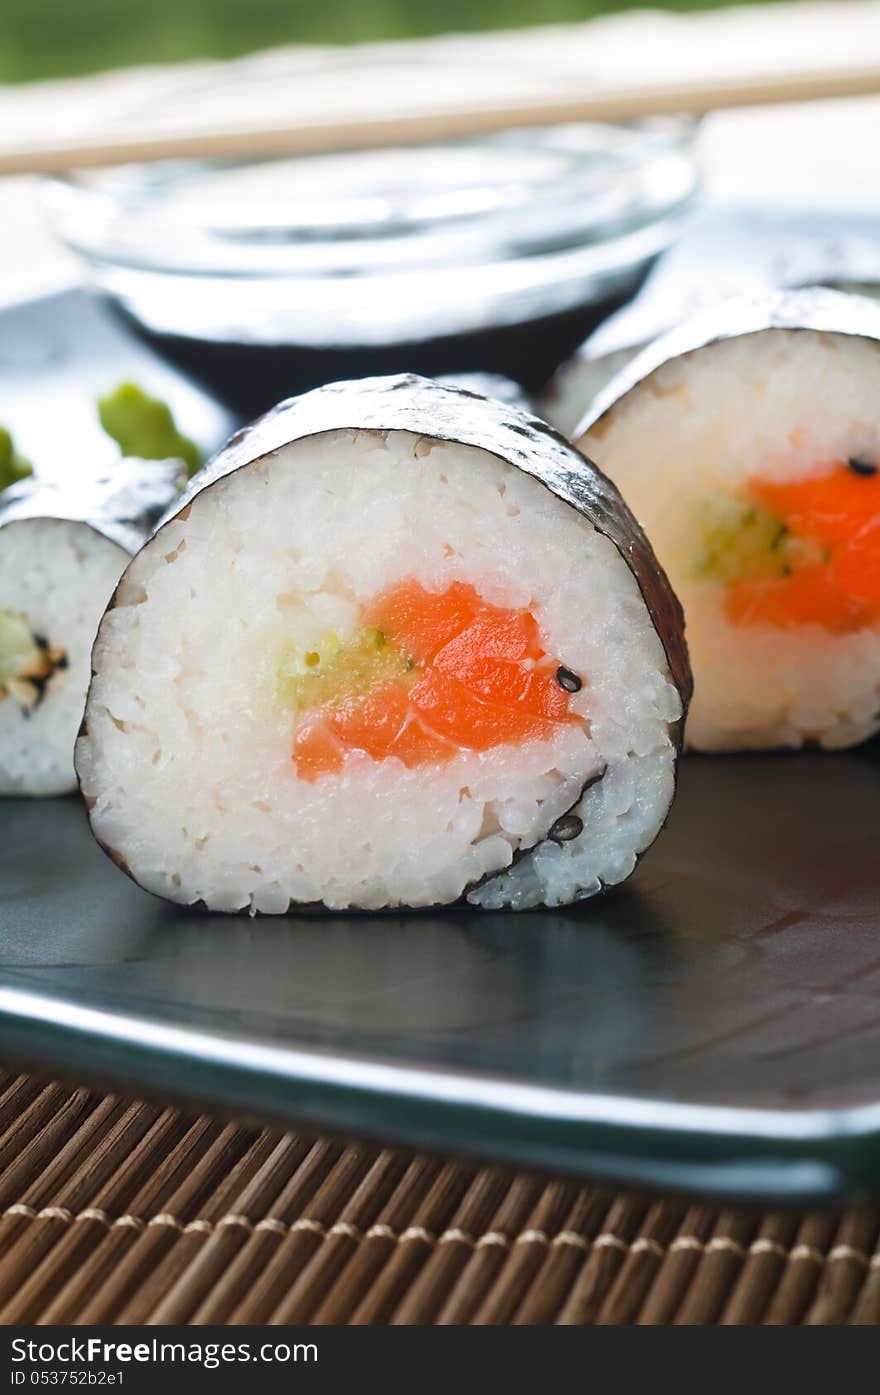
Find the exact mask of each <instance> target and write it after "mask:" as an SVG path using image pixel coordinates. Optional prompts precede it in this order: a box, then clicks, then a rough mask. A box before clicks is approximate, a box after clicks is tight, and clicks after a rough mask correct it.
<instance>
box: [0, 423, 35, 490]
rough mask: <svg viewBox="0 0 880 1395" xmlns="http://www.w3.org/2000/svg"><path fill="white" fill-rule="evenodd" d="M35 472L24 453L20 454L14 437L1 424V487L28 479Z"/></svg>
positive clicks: (4, 487)
mask: <svg viewBox="0 0 880 1395" xmlns="http://www.w3.org/2000/svg"><path fill="white" fill-rule="evenodd" d="M33 473H34V467H33V465H32V464H31V462H30V461H29V460H25V458H24V456H23V455H19V453H18V451H17V450H16V449H15V446H14V444H13V441H12V437H11V436H10V434H9V432H8V431H7V430H6V428H5V427H4V426H0V489H6V487H7V486H8V485H10V484H16V483H17V481H18V480H24V479H27V477H28V475H32V474H33Z"/></svg>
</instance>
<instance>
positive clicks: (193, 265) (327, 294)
mask: <svg viewBox="0 0 880 1395" xmlns="http://www.w3.org/2000/svg"><path fill="white" fill-rule="evenodd" d="M236 66H237V67H238V68H239V72H238V74H237V78H236V81H235V83H234V89H235V100H236V102H237V103H241V104H242V109H244V110H247V111H248V112H253V111H254V110H260V109H261V108H265V109H266V110H270V111H272V110H274V111H278V110H280V109H284V108H283V107H282V106H281V105H280V104H281V103H283V101H284V91H285V90H288V89H289V74H288V75H286V76H283V75H282V74H283V70H280V71H279V72H276V73H274V74H273V72H272V71H271V70H270V71H268V72H267V71H266V69H265V68H264V67H260V66H259V65H258V66H256V67H254V68H249V67H248V65H246V64H245V65H236ZM392 66H393V65H392ZM352 71H354V72H355V74H356V75H357V77H358V80H359V81H361V82H362V81H363V78H364V73H363V65H362V64H355V65H354V66H353V68H352V65H351V63H350V60H344V59H342V58H339V59H336V60H335V61H329V60H325V61H323V62H321V63H316V64H315V65H313V66H312V67H311V68H310V69H308V71H307V74H305V75H304V74H300V76H299V78H298V81H297V94H298V100H299V101H300V102H302V101H303V100H308V81H311V82H313V83H319V84H322V85H323V86H325V87H326V86H327V85H328V84H333V83H337V84H340V85H342V86H345V84H346V83H347V82H348V80H349V78H350V77H351V73H352ZM306 78H308V81H306ZM420 78H421V80H422V81H425V82H430V81H431V74H430V73H429V72H422V73H420ZM446 78H447V80H448V74H446ZM229 83H230V79H229V76H228V74H227V76H226V78H225V79H224V83H223V85H222V86H218V84H217V82H216V80H213V79H212V80H209V81H207V82H206V83H205V84H203V85H201V86H197V87H193V88H191V89H189V90H184V91H181V90H179V89H178V90H177V91H176V92H175V93H174V94H173V95H172V96H171V97H170V98H169V100H168V101H167V103H165V104H160V105H161V113H160V120H159V124H160V125H161V122H162V121H164V122H168V121H173V123H175V124H176V125H177V127H180V125H181V124H182V123H186V122H189V121H192V123H193V125H196V124H197V121H198V119H199V118H200V116H203V114H204V112H205V111H206V110H210V109H211V107H212V106H213V105H216V103H217V102H218V101H220V100H222V93H223V92H224V91H225V92H228V91H229V90H230V86H229ZM382 85H383V82H382V73H381V71H377V69H376V68H375V65H374V67H373V68H372V69H371V70H370V90H371V91H374V92H375V90H376V87H377V86H378V87H379V88H380V89H381V87H382ZM386 85H387V84H386ZM304 88H305V91H304V90H303V89H304ZM696 186H697V174H696V167H695V163H694V159H693V126H692V123H690V122H687V121H684V120H677V119H674V120H669V119H663V120H659V119H658V120H651V121H645V122H640V123H637V124H633V125H629V126H612V125H602V124H585V125H566V126H559V127H553V128H545V129H535V130H513V131H507V132H504V133H501V134H497V135H491V136H485V137H480V138H473V139H468V140H459V141H452V142H448V143H444V144H432V145H427V146H406V145H401V146H398V147H388V148H384V149H370V150H358V151H346V152H340V153H334V154H327V155H314V156H298V157H291V158H273V159H268V160H254V161H250V162H227V161H221V160H210V161H167V162H163V163H159V164H153V165H130V166H124V167H119V168H115V169H111V170H99V171H89V172H85V173H81V174H78V175H75V176H71V177H67V178H59V179H53V180H51V181H49V182H48V184H47V188H46V194H47V199H48V204H49V209H50V212H51V216H52V218H53V220H54V223H55V226H56V228H57V229H58V231H59V232H60V234H61V236H62V237H63V239H64V240H65V242H66V243H67V244H68V245H69V246H70V247H71V248H73V249H74V250H75V251H76V252H78V253H79V254H80V256H81V257H82V258H83V259H84V261H85V263H86V266H87V268H88V272H89V276H90V280H91V282H92V284H93V285H94V286H96V287H97V288H98V289H99V290H100V291H102V292H104V293H106V294H107V295H109V296H110V297H111V298H112V299H113V301H114V302H115V303H116V304H117V305H118V306H119V307H120V308H121V309H122V311H123V312H124V313H125V314H126V315H127V316H128V317H129V318H130V319H131V320H132V321H133V322H134V323H135V324H136V325H137V326H138V327H139V329H140V331H141V332H142V333H143V334H145V335H146V336H147V337H148V338H150V339H151V340H153V341H154V342H155V343H157V344H158V345H159V347H160V348H162V349H163V350H164V351H165V352H166V353H167V354H169V355H170V356H171V357H172V358H174V359H175V360H176V361H178V362H182V363H183V364H184V365H185V366H186V367H188V368H190V369H191V370H193V371H195V372H196V373H197V374H198V375H199V376H201V377H203V378H206V379H207V380H208V381H209V382H210V383H212V385H213V386H214V387H215V388H217V389H218V390H219V391H220V392H221V394H222V395H223V396H225V397H227V398H229V399H231V400H234V401H236V403H237V405H240V406H242V407H246V408H254V409H258V408H260V407H262V406H265V405H266V404H267V403H268V402H269V401H273V400H275V399H276V398H277V397H278V396H279V395H284V394H285V393H287V392H291V391H298V390H301V389H302V388H303V387H306V386H311V385H312V384H314V383H316V382H321V381H327V380H328V379H329V378H333V377H340V376H360V375H361V374H362V373H365V372H367V373H369V372H385V371H396V370H398V369H413V370H414V371H426V372H433V373H436V372H457V371H468V370H481V371H491V372H501V373H506V374H508V375H510V376H513V377H515V378H517V379H518V380H519V381H521V382H524V383H526V385H528V386H537V385H539V384H540V383H541V382H542V381H544V380H546V378H548V377H549V376H550V374H551V372H552V371H553V369H554V368H555V367H556V364H557V363H558V362H559V361H561V359H562V358H563V357H565V356H566V354H567V353H569V352H571V350H572V349H573V348H574V347H575V346H576V344H577V343H578V342H580V340H581V339H582V338H583V337H584V335H585V334H586V333H587V332H589V330H590V329H591V328H592V327H594V325H595V324H596V323H597V321H598V319H600V318H602V317H603V315H604V314H606V313H608V311H609V310H610V309H612V308H614V307H616V306H617V305H619V304H620V303H621V302H622V301H623V300H624V299H626V298H627V297H628V296H629V295H630V294H632V292H633V290H634V289H635V288H636V287H637V285H638V284H639V283H640V281H641V279H642V277H643V276H644V274H645V272H646V271H647V269H648V267H649V266H650V264H651V263H652V261H653V260H654V258H655V257H656V256H657V255H658V253H659V252H661V251H662V250H663V249H664V248H665V247H666V246H668V244H669V243H670V241H671V240H672V238H673V237H674V236H675V234H676V232H677V230H678V227H679V225H680V222H681V219H682V217H683V215H684V214H685V212H686V211H687V209H688V208H689V207H690V204H691V202H692V199H693V197H694V193H695V190H696Z"/></svg>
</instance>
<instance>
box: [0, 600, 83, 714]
mask: <svg viewBox="0 0 880 1395" xmlns="http://www.w3.org/2000/svg"><path fill="white" fill-rule="evenodd" d="M66 666H67V659H66V657H65V655H64V653H63V652H62V650H60V649H50V647H49V645H48V644H46V643H45V641H44V640H42V639H38V637H37V636H36V635H35V634H34V633H33V631H32V629H31V627H30V625H29V624H28V622H27V620H26V619H25V617H24V616H23V615H20V614H19V613H18V612H17V611H15V610H0V698H5V697H11V698H12V700H13V701H14V702H16V703H17V704H18V706H19V707H20V708H22V710H23V711H24V712H25V713H27V712H29V711H30V710H31V708H32V707H36V705H37V703H38V702H39V701H40V699H41V697H42V696H43V692H44V685H45V682H46V679H48V678H51V676H52V674H53V673H54V672H55V670H56V669H57V668H65V667H66Z"/></svg>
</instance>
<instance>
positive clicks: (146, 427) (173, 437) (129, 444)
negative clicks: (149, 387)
mask: <svg viewBox="0 0 880 1395" xmlns="http://www.w3.org/2000/svg"><path fill="white" fill-rule="evenodd" d="M98 416H99V418H100V421H101V425H102V426H103V428H104V430H105V431H106V432H107V435H108V436H112V437H113V440H114V441H116V443H117V445H118V446H119V448H120V449H121V451H122V453H123V455H136V456H139V457H140V458H141V459H142V460H170V459H178V460H182V461H183V462H184V464H185V465H186V473H187V476H188V477H190V476H192V475H194V474H195V473H196V471H197V470H198V468H199V466H200V465H201V463H202V460H201V454H200V452H199V448H198V446H197V445H196V443H195V441H191V440H190V438H189V437H188V436H184V435H182V434H181V432H180V431H178V429H177V425H176V423H175V421H174V417H173V416H172V414H171V408H170V407H169V406H168V404H167V402H162V401H161V400H160V399H159V398H158V397H150V396H149V394H148V393H146V392H144V390H143V388H140V387H138V385H137V383H120V384H119V386H118V388H116V389H115V391H114V392H111V393H108V394H107V396H106V397H101V398H99V399H98Z"/></svg>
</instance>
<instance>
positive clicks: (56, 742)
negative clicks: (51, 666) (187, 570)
mask: <svg viewBox="0 0 880 1395" xmlns="http://www.w3.org/2000/svg"><path fill="white" fill-rule="evenodd" d="M128 560H129V557H128V553H127V552H126V551H125V550H124V549H123V548H121V547H119V546H117V544H116V543H114V542H110V541H109V539H107V538H105V537H104V536H103V534H101V533H98V532H96V531H95V530H94V529H93V528H90V527H89V526H88V525H87V524H85V523H75V522H68V521H65V520H61V519H55V518H34V519H20V520H17V521H14V522H10V523H7V524H6V525H5V526H4V527H2V528H0V610H9V611H12V612H13V613H15V614H18V615H23V616H24V617H25V619H26V620H27V623H28V625H29V627H30V629H31V631H32V633H33V634H34V635H37V636H39V637H40V638H41V639H42V640H44V641H45V642H46V643H47V644H48V645H49V646H50V647H52V648H54V649H58V650H60V651H62V653H63V655H64V658H65V660H66V663H65V665H64V666H62V667H58V668H56V669H55V671H54V672H53V673H52V674H51V676H50V677H49V678H48V679H47V680H46V682H45V684H44V685H43V689H42V696H41V697H40V699H39V701H38V702H37V703H36V705H35V706H33V707H31V708H30V709H29V710H27V709H26V707H25V706H23V705H21V704H19V702H18V701H16V698H15V697H14V696H13V695H12V694H11V693H8V692H7V693H6V694H5V695H4V696H2V697H0V795H14V794H32V795H51V794H65V793H68V792H69V791H71V790H74V789H75V788H76V775H75V773H74V769H73V747H74V741H75V739H76V733H77V730H78V728H79V724H80V721H81V719H82V712H83V705H84V703H85V696H86V689H87V687H88V683H89V674H90V667H89V655H90V652H91V647H92V641H93V639H94V637H95V632H96V630H97V628H98V622H99V621H100V618H101V615H102V613H103V611H104V607H105V606H106V604H107V602H108V600H109V599H110V596H111V594H112V591H113V587H114V586H115V585H116V582H117V581H118V580H119V577H120V574H121V572H122V569H123V567H124V566H125V564H126V562H127V561H128Z"/></svg>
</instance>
